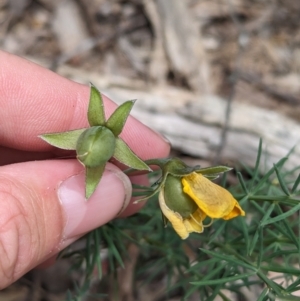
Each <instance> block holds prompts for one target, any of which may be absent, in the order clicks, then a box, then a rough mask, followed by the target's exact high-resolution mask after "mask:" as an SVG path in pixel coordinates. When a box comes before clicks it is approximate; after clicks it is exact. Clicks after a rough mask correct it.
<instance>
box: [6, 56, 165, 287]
mask: <svg viewBox="0 0 300 301" xmlns="http://www.w3.org/2000/svg"><path fill="white" fill-rule="evenodd" d="M88 101H89V87H88V86H84V85H81V84H77V83H74V82H72V81H70V80H68V79H65V78H62V77H60V76H59V75H57V74H55V73H53V72H51V71H49V70H46V69H44V68H42V67H40V66H38V65H35V64H34V63H32V62H29V61H26V60H24V59H22V58H19V57H16V56H14V55H11V54H8V53H5V52H1V51H0V108H1V109H0V120H1V122H0V289H2V288H4V287H6V286H8V285H9V284H11V283H12V282H14V281H16V280H17V279H18V278H20V277H21V276H22V275H23V274H25V273H26V272H27V271H29V270H31V269H32V268H34V267H36V266H37V265H40V264H41V263H43V262H45V261H47V260H48V261H49V259H51V258H53V257H55V255H56V254H57V253H58V252H59V251H60V250H62V249H63V248H65V247H66V246H68V245H69V244H71V243H72V242H74V241H75V240H76V239H78V238H79V237H81V236H82V235H84V234H85V233H87V232H89V231H91V230H93V229H94V228H97V227H99V226H101V225H103V224H105V223H107V222H109V221H110V220H112V219H114V218H115V217H116V216H122V217H125V216H128V215H130V214H132V213H134V212H136V211H138V210H139V208H140V206H141V205H134V204H132V202H131V182H134V183H137V184H144V185H145V184H146V183H147V179H146V177H145V176H135V177H130V179H129V178H128V177H127V176H126V175H125V174H124V173H122V172H121V170H120V169H119V168H118V167H117V166H115V165H113V164H111V163H108V164H107V166H106V171H105V172H104V175H103V178H102V180H101V182H100V184H99V186H98V187H97V189H96V191H95V193H94V194H93V195H92V197H91V198H90V199H89V200H88V201H87V202H86V201H85V197H84V195H85V194H84V189H85V187H84V186H85V184H84V167H83V166H82V165H81V164H79V163H78V161H77V160H76V159H60V160H58V159H57V158H58V157H62V156H66V152H62V151H60V150H57V149H55V148H53V147H51V146H49V145H48V144H47V143H45V142H44V141H42V140H41V139H40V138H38V135H40V134H43V133H47V132H63V131H67V130H71V129H76V128H83V127H87V126H88V123H87V118H86V114H87V105H88ZM104 102H105V110H106V114H107V116H109V115H110V114H111V113H112V112H113V111H114V109H115V107H116V105H115V104H114V103H113V102H112V101H111V100H109V99H108V98H106V97H104ZM121 136H122V138H123V139H124V140H125V141H126V142H127V144H128V145H129V146H130V147H131V149H132V150H133V151H134V152H135V153H136V154H137V155H138V156H139V157H140V158H142V159H144V160H145V159H150V158H157V157H166V156H167V155H168V153H169V149H170V147H169V144H168V143H167V142H166V141H165V140H164V139H163V138H162V137H160V136H159V135H158V134H157V133H155V132H153V131H152V130H150V129H149V128H147V127H146V126H144V125H142V124H141V123H140V122H139V121H137V120H136V119H134V118H133V117H129V118H128V121H127V123H126V125H125V128H124V131H123V132H122V135H121ZM49 159H51V160H49ZM12 163H14V164H12Z"/></svg>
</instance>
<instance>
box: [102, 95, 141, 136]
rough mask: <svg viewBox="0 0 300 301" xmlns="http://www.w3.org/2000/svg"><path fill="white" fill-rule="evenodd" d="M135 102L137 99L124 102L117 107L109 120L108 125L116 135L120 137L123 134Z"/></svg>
mask: <svg viewBox="0 0 300 301" xmlns="http://www.w3.org/2000/svg"><path fill="white" fill-rule="evenodd" d="M134 103H135V100H128V101H126V102H124V103H123V104H121V105H120V106H119V107H117V108H116V110H115V111H114V112H113V113H112V115H111V116H110V117H109V119H108V120H107V122H106V126H107V127H108V128H109V129H110V130H111V131H112V132H113V134H114V135H115V137H118V136H119V135H120V134H121V132H122V130H123V127H124V125H125V123H126V120H127V118H128V116H129V114H130V111H131V109H132V107H133V105H134Z"/></svg>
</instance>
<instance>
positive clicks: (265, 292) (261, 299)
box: [257, 287, 269, 301]
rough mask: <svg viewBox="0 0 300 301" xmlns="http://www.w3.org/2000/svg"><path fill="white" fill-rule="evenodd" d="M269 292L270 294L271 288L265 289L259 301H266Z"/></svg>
mask: <svg viewBox="0 0 300 301" xmlns="http://www.w3.org/2000/svg"><path fill="white" fill-rule="evenodd" d="M268 292H269V288H268V287H266V288H264V289H263V291H262V292H261V294H260V295H259V297H258V299H257V301H264V300H265V297H266V296H267V294H268Z"/></svg>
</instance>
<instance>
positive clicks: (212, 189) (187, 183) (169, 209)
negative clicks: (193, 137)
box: [159, 172, 245, 239]
mask: <svg viewBox="0 0 300 301" xmlns="http://www.w3.org/2000/svg"><path fill="white" fill-rule="evenodd" d="M159 204H160V208H161V210H162V212H163V214H164V216H165V217H166V218H167V219H168V220H169V221H170V223H171V224H172V226H173V228H174V230H175V231H176V232H177V233H178V235H179V236H180V237H181V238H182V239H185V238H187V237H188V236H189V234H190V233H191V232H197V233H201V232H203V229H204V227H205V226H203V220H204V219H205V218H206V217H210V218H211V219H216V218H222V219H224V220H229V219H232V218H234V217H237V216H239V215H241V216H244V215H245V212H244V211H243V209H242V208H241V207H240V205H239V203H238V202H237V200H236V199H235V198H234V197H233V196H232V195H231V193H230V192H228V191H227V190H226V189H224V188H222V187H221V186H219V185H216V184H214V183H213V182H211V181H210V180H209V179H207V178H206V177H204V176H203V175H202V174H200V173H196V172H192V173H191V174H189V175H186V176H183V177H176V176H172V175H168V176H167V178H166V181H165V183H164V187H162V189H161V190H160V193H159Z"/></svg>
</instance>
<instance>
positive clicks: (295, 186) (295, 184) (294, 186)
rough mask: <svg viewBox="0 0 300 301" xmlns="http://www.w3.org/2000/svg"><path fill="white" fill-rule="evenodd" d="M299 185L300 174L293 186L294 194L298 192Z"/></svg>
mask: <svg viewBox="0 0 300 301" xmlns="http://www.w3.org/2000/svg"><path fill="white" fill-rule="evenodd" d="M299 183H300V174H299V175H298V177H297V179H296V181H295V183H294V185H293V188H292V193H295V192H296V189H297V188H298V186H299Z"/></svg>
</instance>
